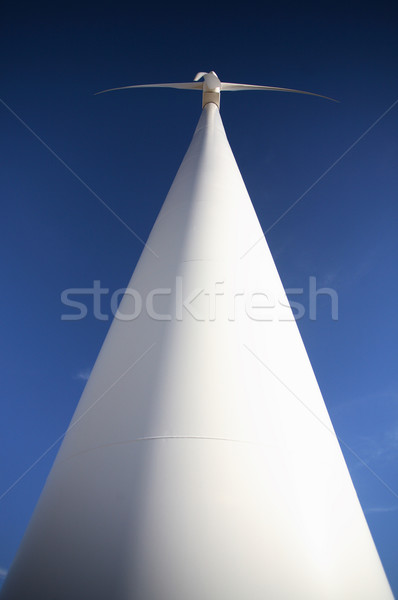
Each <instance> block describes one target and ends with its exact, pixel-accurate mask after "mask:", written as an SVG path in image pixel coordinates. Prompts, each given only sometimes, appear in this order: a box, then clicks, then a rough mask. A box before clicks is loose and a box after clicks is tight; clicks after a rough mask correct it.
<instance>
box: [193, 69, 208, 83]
mask: <svg viewBox="0 0 398 600" xmlns="http://www.w3.org/2000/svg"><path fill="white" fill-rule="evenodd" d="M205 75H207V73H205V72H204V71H199V73H196V75H195V77H194V81H199V79H200V78H201V77H204V76H205Z"/></svg>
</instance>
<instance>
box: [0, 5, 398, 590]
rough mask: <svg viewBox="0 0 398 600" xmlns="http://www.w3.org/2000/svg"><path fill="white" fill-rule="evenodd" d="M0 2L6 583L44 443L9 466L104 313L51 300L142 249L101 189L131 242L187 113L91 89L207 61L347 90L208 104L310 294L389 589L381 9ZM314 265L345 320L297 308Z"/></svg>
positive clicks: (82, 360) (390, 314)
mask: <svg viewBox="0 0 398 600" xmlns="http://www.w3.org/2000/svg"><path fill="white" fill-rule="evenodd" d="M3 13H4V14H3V18H2V26H1V27H2V31H1V36H0V50H1V56H2V59H3V60H2V63H3V64H2V78H1V80H2V86H1V95H0V98H1V102H2V103H1V105H0V119H1V131H2V136H1V148H2V179H1V183H0V186H1V199H2V218H1V221H0V228H1V235H0V243H1V246H2V248H1V251H2V256H3V261H2V262H3V265H2V283H3V286H2V287H3V292H2V294H1V296H0V302H1V314H2V328H1V329H2V333H1V352H2V360H1V363H2V386H1V390H2V394H1V419H0V453H1V470H0V485H1V488H0V495H1V494H3V493H4V492H5V491H6V490H7V489H8V488H9V487H10V486H12V485H13V484H14V483H15V482H17V483H16V484H15V486H14V487H12V489H11V490H10V491H9V492H7V493H6V494H5V495H4V496H3V497H2V499H1V501H0V528H1V535H0V581H1V577H2V575H3V574H4V573H5V572H6V570H7V568H8V567H9V565H10V563H11V561H12V558H13V555H14V553H15V552H16V550H17V548H18V545H19V543H20V540H21V538H22V535H23V533H24V530H25V528H26V525H27V523H28V521H29V518H30V516H31V513H32V511H33V509H34V506H35V504H36V502H37V499H38V496H39V493H40V491H41V489H42V486H43V484H44V481H45V478H46V476H47V474H48V472H49V469H50V467H51V464H52V461H53V460H54V457H55V454H56V450H57V448H58V445H57V444H56V445H55V446H54V447H53V448H52V450H51V451H49V452H48V453H47V454H46V455H45V456H44V457H43V458H42V459H41V460H39V461H38V462H37V464H35V466H34V467H33V468H31V469H30V470H29V472H28V473H27V474H26V475H24V476H23V477H22V478H21V476H22V475H23V474H24V473H25V471H26V470H27V469H29V468H30V467H31V465H32V464H34V463H35V462H36V461H37V459H38V458H39V457H41V455H42V454H43V453H45V452H46V450H47V449H48V448H49V447H50V446H51V445H52V444H53V443H54V442H55V441H56V440H57V439H58V438H59V436H60V435H62V433H63V432H64V431H65V429H66V428H67V426H68V423H69V420H70V418H71V416H72V413H73V410H74V408H75V407H76V404H77V402H78V400H79V397H80V395H81V392H82V390H83V387H84V384H85V380H86V378H87V375H88V373H89V371H90V368H91V367H92V365H93V363H94V361H95V358H96V356H97V354H98V352H99V349H100V346H101V343H102V341H103V339H104V337H105V335H106V332H107V330H108V328H109V325H110V320H109V319H108V320H105V319H104V320H98V319H95V318H94V317H93V314H92V310H89V311H88V315H87V317H86V318H85V319H83V320H79V321H65V320H61V315H62V313H64V312H65V306H63V305H62V303H61V300H60V295H61V293H62V291H63V290H65V289H66V288H71V287H73V288H75V287H82V288H89V287H92V285H93V281H95V280H97V281H100V282H101V285H102V286H103V287H105V288H109V290H110V291H111V292H112V291H114V290H116V289H119V288H122V287H124V286H125V285H127V283H128V281H129V279H130V276H131V273H132V271H133V269H134V266H135V264H136V262H137V260H138V258H139V255H140V253H141V250H142V244H141V243H140V242H139V240H138V239H137V238H136V237H134V235H132V234H131V232H130V231H129V229H128V228H127V227H126V226H124V225H123V224H122V223H121V221H120V220H118V219H117V218H116V217H115V216H114V215H113V214H111V212H110V211H109V210H108V209H107V208H106V207H105V206H104V205H103V204H102V203H101V201H100V199H102V200H103V201H104V202H105V203H106V204H107V205H108V206H109V207H110V208H111V209H112V210H113V211H114V212H115V213H116V214H117V215H118V216H119V217H120V219H121V220H122V221H123V222H124V223H126V224H127V225H128V227H129V228H131V229H133V230H134V232H135V233H136V234H137V235H138V236H139V237H140V238H142V239H144V240H145V239H146V238H147V236H148V234H149V232H150V229H151V226H152V224H153V222H154V220H155V218H156V216H157V213H158V211H159V209H160V207H161V204H162V202H163V200H164V198H165V196H166V194H167V191H168V188H169V186H170V184H171V182H172V180H173V177H174V175H175V173H176V171H177V168H178V166H179V164H180V162H181V159H182V157H183V155H184V153H185V151H186V149H187V146H188V144H189V141H190V139H191V136H192V133H193V131H194V128H195V126H196V122H197V120H198V118H199V116H200V106H201V100H200V94H199V93H197V92H180V91H175V90H157V91H154V90H137V91H131V92H118V93H114V94H109V95H104V96H94V95H93V94H94V93H95V92H97V91H99V90H102V89H104V88H109V87H114V86H119V85H128V84H134V83H149V82H165V81H189V80H192V79H193V77H194V75H195V73H196V72H197V71H200V70H204V71H208V70H211V69H214V70H215V71H216V72H217V74H218V75H219V76H220V78H221V79H223V80H225V81H237V82H242V83H255V84H265V85H277V86H285V87H292V88H299V89H304V90H309V91H314V92H318V93H320V94H325V95H328V96H332V97H335V98H337V99H339V100H340V101H341V103H340V104H333V103H330V102H327V101H323V100H319V99H316V98H309V97H305V96H298V95H287V94H272V93H245V94H243V93H239V94H233V93H225V94H223V96H222V99H221V114H222V118H223V121H224V125H225V128H226V131H227V135H228V138H229V140H230V143H231V146H232V149H233V151H234V154H235V157H236V159H237V162H238V165H239V167H240V169H241V172H242V175H243V178H244V180H245V182H246V185H247V188H248V191H249V193H250V195H251V198H252V201H253V204H254V206H255V209H256V211H257V214H258V216H259V219H260V222H261V224H262V227H263V229H264V231H267V230H269V231H268V232H267V240H268V243H269V245H270V248H271V251H272V253H273V256H274V259H275V261H276V264H277V267H278V269H279V272H280V275H281V278H282V281H283V282H284V285H285V287H286V288H302V289H303V294H302V295H301V296H300V297H297V296H296V297H294V296H291V298H292V299H293V300H300V301H302V302H303V304H304V306H305V307H306V314H305V315H304V317H303V318H302V319H300V320H299V321H298V325H299V328H300V331H301V334H302V336H303V339H304V342H305V344H306V347H307V351H308V354H309V356H310V359H311V362H312V365H313V367H314V370H315V373H316V375H317V379H318V382H319V384H320V387H321V390H322V392H323V395H324V399H325V402H326V405H327V408H328V410H329V412H330V415H331V418H332V421H333V423H334V426H335V429H336V432H337V435H338V436H339V438H340V439H341V440H343V445H342V448H343V452H344V455H345V457H346V460H347V464H348V467H349V469H350V472H351V476H352V479H353V481H354V485H355V487H356V490H357V493H358V495H359V499H360V501H361V504H362V507H363V509H364V511H365V514H366V517H367V520H368V523H369V526H370V529H371V532H372V535H373V537H374V540H375V542H376V545H377V548H378V551H379V553H380V556H381V559H382V561H383V564H384V567H385V570H386V572H387V575H388V577H389V580H390V583H391V585H392V587H393V590H394V592H395V594H396V595H398V573H397V570H396V563H397V559H398V543H397V539H398V495H397V494H398V468H397V464H398V461H397V459H398V403H397V400H398V399H397V381H396V339H397V319H396V298H397V294H398V286H397V278H396V257H397V250H398V249H397V235H396V222H397V189H398V185H397V184H398V173H397V168H396V164H397V155H398V142H397V115H398V102H397V100H398V82H397V78H396V70H397V62H398V61H397V58H398V39H397V36H396V31H397V16H398V14H397V8H396V6H395V7H394V4H393V3H392V2H391V3H389V2H379V3H378V4H377V6H376V5H374V6H373V7H368V8H366V7H364V5H363V4H359V3H358V4H357V3H355V4H354V3H345V4H344V5H343V4H340V3H333V4H332V3H322V2H317V3H314V4H306V3H304V4H302V3H300V5H299V4H298V3H296V4H288V3H278V4H277V5H276V4H275V3H267V2H264V3H262V4H261V7H259V6H257V5H256V4H251V3H250V2H249V3H247V2H246V3H244V4H236V5H234V4H231V3H228V4H224V5H222V4H218V5H217V4H216V5H214V4H212V5H211V9H209V11H206V7H205V6H203V5H195V6H192V7H187V5H186V4H181V5H177V4H170V3H164V4H163V6H162V7H160V8H155V7H154V6H153V5H150V6H148V8H146V7H142V6H140V7H139V8H135V7H134V6H133V5H132V6H131V7H130V8H127V9H126V7H125V6H124V5H123V4H122V3H113V4H111V3H103V4H100V5H99V4H97V3H96V4H94V3H92V4H91V3H83V6H82V5H78V4H73V3H68V5H65V6H61V5H58V3H55V5H54V3H53V4H48V5H47V4H42V3H40V2H39V3H34V4H33V3H30V4H28V5H24V4H23V3H18V2H17V3H13V4H12V6H11V4H9V5H8V6H7V5H5V8H4V11H3ZM395 102H397V104H396V105H394V103H395ZM383 115H384V116H383ZM22 121H23V122H24V123H25V125H24V124H23V123H22ZM35 134H36V136H39V138H41V140H42V141H43V142H45V144H46V145H47V146H48V147H45V146H44V145H43V143H41V142H40V141H39V139H38V138H37V137H36V136H35ZM364 134H365V135H364ZM361 136H362V137H361ZM50 149H51V151H52V152H53V153H55V154H56V155H57V156H58V157H59V159H61V160H59V159H58V158H57V157H56V156H55V155H54V154H53V153H52V152H51V151H50ZM347 151H348V152H347ZM61 161H63V163H62V162H61ZM336 161H337V162H336ZM334 163H336V164H334ZM65 165H67V167H69V169H71V170H72V171H73V172H74V173H75V175H74V174H73V173H72V172H71V171H70V170H68V168H67V167H66V166H65ZM333 165H334V166H333ZM331 167H332V168H331ZM76 175H77V176H78V177H76ZM318 180H319V181H318ZM316 182H317V183H316ZM314 184H315V185H314ZM87 186H88V187H87ZM88 188H90V189H88ZM309 188H310V189H309ZM90 190H91V191H90ZM307 190H309V191H307ZM93 192H94V193H93ZM301 196H302V198H301V200H300V201H299V202H297V204H296V205H295V206H294V207H293V208H292V209H291V210H290V211H289V212H288V214H286V216H284V217H283V218H282V219H280V220H279V221H278V223H277V224H275V225H274V223H275V221H276V220H278V219H279V217H280V216H281V215H282V214H283V213H284V212H285V211H286V210H287V209H288V208H289V207H290V206H291V205H292V204H293V203H294V202H296V200H297V199H299V198H300V197H301ZM309 277H316V281H317V286H318V287H323V286H329V287H331V288H333V289H334V290H336V292H337V294H338V298H339V313H338V320H333V319H332V318H331V311H330V302H329V300H328V298H327V297H324V298H320V299H319V301H318V306H317V308H318V310H317V319H316V320H311V319H310V318H309V315H308V296H309V291H308V290H309ZM109 300H110V294H109V295H107V296H105V295H104V297H103V302H102V312H103V313H104V314H106V315H107V316H108V317H109V316H110V305H109ZM68 311H69V312H70V309H66V312H68ZM358 457H359V458H358ZM19 478H21V479H19Z"/></svg>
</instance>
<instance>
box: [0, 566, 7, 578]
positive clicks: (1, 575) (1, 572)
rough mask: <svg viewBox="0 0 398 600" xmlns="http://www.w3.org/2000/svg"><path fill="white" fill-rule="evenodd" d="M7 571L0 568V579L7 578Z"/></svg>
mask: <svg viewBox="0 0 398 600" xmlns="http://www.w3.org/2000/svg"><path fill="white" fill-rule="evenodd" d="M7 573H8V571H7V569H5V568H4V567H0V579H4V577H7Z"/></svg>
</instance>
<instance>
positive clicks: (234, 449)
mask: <svg viewBox="0 0 398 600" xmlns="http://www.w3.org/2000/svg"><path fill="white" fill-rule="evenodd" d="M261 235H262V232H261V228H260V225H259V223H258V220H257V217H256V215H255V212H254V209H253V207H252V204H251V201H250V198H249V196H248V194H247V191H246V188H245V185H244V183H243V180H242V178H241V175H240V173H239V170H238V168H237V165H236V163H235V160H234V157H233V154H232V152H231V149H230V147H229V144H228V141H227V138H226V136H225V132H224V128H223V125H222V122H221V118H220V115H219V111H218V108H217V106H216V105H215V104H213V103H209V104H206V106H205V107H204V109H203V112H202V116H201V118H200V121H199V124H198V126H197V129H196V132H195V135H194V137H193V140H192V143H191V145H190V147H189V149H188V152H187V154H186V156H185V158H184V161H183V163H182V165H181V167H180V169H179V171H178V174H177V176H176V178H175V180H174V183H173V185H172V187H171V189H170V192H169V194H168V196H167V198H166V201H165V203H164V205H163V207H162V210H161V212H160V214H159V216H158V219H157V221H156V223H155V225H154V227H153V230H152V232H151V235H150V237H149V239H148V246H149V248H150V249H151V250H149V248H146V249H144V251H143V253H142V256H141V258H140V261H139V263H138V265H137V267H136V269H135V271H134V274H133V277H132V279H131V282H130V284H129V288H130V289H131V290H137V291H138V292H139V294H140V297H141V298H142V299H143V302H144V305H145V299H148V297H149V298H152V300H153V306H151V302H152V301H148V300H147V304H148V306H149V308H150V312H151V314H152V316H150V315H148V314H147V310H145V309H143V310H142V311H141V314H140V315H139V316H138V317H137V318H135V319H134V320H130V321H128V320H120V319H119V320H118V319H115V320H114V322H113V324H112V326H111V329H110V331H109V333H108V335H107V337H106V340H105V342H104V345H103V347H102V349H101V352H100V354H99V356H98V359H97V362H96V364H95V367H94V369H93V372H92V374H91V377H90V380H89V381H88V383H87V386H86V389H85V391H84V393H83V395H82V398H81V400H80V403H79V405H78V408H77V410H76V413H75V415H74V417H73V420H72V425H71V429H70V431H69V433H68V434H67V436H66V439H65V440H64V443H63V444H62V447H61V449H60V452H59V454H58V457H57V459H56V462H55V464H54V467H53V469H52V471H51V473H50V476H49V478H48V481H47V483H46V486H45V488H44V490H43V493H42V496H41V498H40V501H39V503H38V506H37V508H36V510H35V513H34V516H33V518H32V520H31V523H30V525H29V528H28V531H27V533H26V535H25V538H24V540H23V543H22V545H21V548H20V550H19V552H18V555H17V558H16V560H15V562H14V565H13V567H12V569H11V571H10V574H9V576H8V579H7V581H6V583H5V586H4V588H3V594H2V596H1V598H2V600H11V599H14V598H15V599H18V600H24V599H29V600H31V599H36V598H37V599H40V600H50V599H51V600H52V599H54V598H57V599H67V600H72V599H73V600H75V599H80V598H82V599H83V598H84V599H85V600H87V599H93V600H94V599H95V600H102V599H103V600H105V599H106V600H109V599H110V598H112V599H113V600H265V599H270V600H282V599H283V600H285V599H288V600H290V599H291V600H301V599H302V600H321V599H322V600H342V599H350V600H353V599H358V600H367V599H368V600H376V599H377V600H387V599H391V598H392V594H391V591H390V588H389V585H388V583H387V580H386V577H385V575H384V571H383V568H382V566H381V563H380V560H379V557H378V555H377V552H376V549H375V547H374V544H373V541H372V539H371V536H370V533H369V530H368V527H367V524H366V521H365V518H364V516H363V513H362V510H361V507H360V505H359V502H358V499H357V496H356V493H355V490H354V488H353V485H352V482H351V479H350V476H349V473H348V470H347V467H346V465H345V462H344V459H343V456H342V454H341V451H340V447H339V444H338V441H337V439H336V437H335V434H334V432H333V428H332V425H331V422H330V419H329V417H328V414H327V411H326V408H325V405H324V402H323V399H322V396H321V393H320V391H319V388H318V385H317V382H316V379H315V377H314V374H313V371H312V368H311V365H310V363H309V360H308V357H307V354H306V351H305V348H304V345H303V343H302V340H301V338H300V334H299V332H298V329H297V326H296V323H295V321H294V318H293V316H292V313H291V310H290V308H289V307H288V302H287V300H286V296H285V293H284V290H283V286H282V284H281V281H280V279H279V276H278V273H277V270H276V268H275V265H274V262H273V259H272V257H271V254H270V251H269V249H268V246H267V243H266V241H265V239H264V238H263V240H262V242H261V243H258V244H257V245H256V246H255V248H253V250H252V251H251V252H249V253H248V254H247V255H246V256H245V258H243V259H241V256H242V255H243V254H244V253H245V252H246V251H247V250H248V249H249V248H250V247H251V246H252V244H253V243H254V242H255V241H256V240H257V239H258V238H259V237H261ZM155 254H156V255H157V256H155ZM154 290H157V291H155V292H154ZM168 290H171V292H170V293H169V292H168ZM134 294H135V292H134ZM184 301H185V303H184ZM272 304H274V305H275V306H274V308H272V307H271V305H272ZM136 308H137V306H136V304H135V303H134V299H133V297H132V295H131V294H126V296H125V297H124V299H123V301H122V304H121V307H120V312H121V313H122V314H124V315H127V314H129V313H130V314H131V313H133V312H134V311H135V310H136ZM152 308H153V310H152ZM154 313H156V314H154ZM156 315H157V317H156ZM154 317H156V318H154ZM169 317H170V319H169Z"/></svg>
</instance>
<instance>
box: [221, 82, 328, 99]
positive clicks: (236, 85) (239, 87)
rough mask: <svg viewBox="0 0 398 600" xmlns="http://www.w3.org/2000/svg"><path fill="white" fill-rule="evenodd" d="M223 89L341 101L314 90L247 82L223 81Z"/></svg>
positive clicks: (226, 90) (225, 90)
mask: <svg viewBox="0 0 398 600" xmlns="http://www.w3.org/2000/svg"><path fill="white" fill-rule="evenodd" d="M221 90H222V91H223V92H240V91H244V90H248V91H249V90H268V91H269V92H292V93H293V94H306V95H307V96H317V97H318V98H325V99H326V100H331V101H332V102H339V100H335V99H334V98H329V96H322V95H321V94H314V93H313V92H303V91H302V90H292V89H289V88H281V87H273V86H270V85H250V84H247V83H224V82H223V83H222V84H221Z"/></svg>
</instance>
